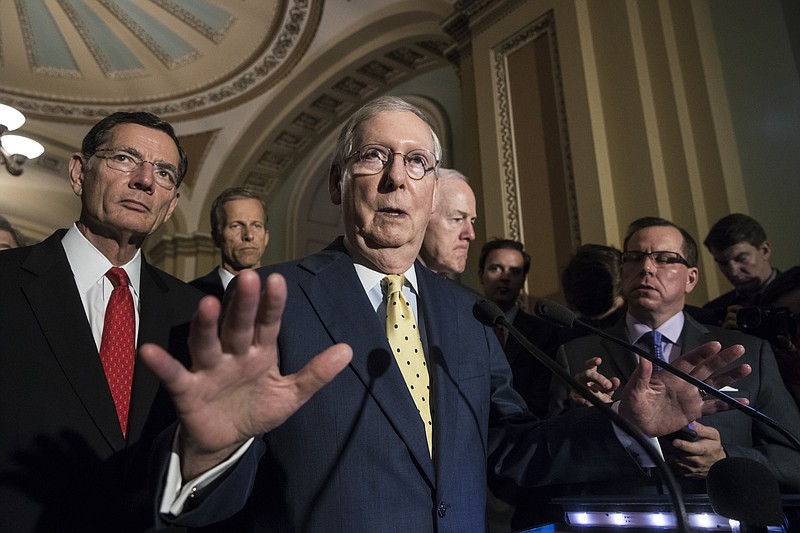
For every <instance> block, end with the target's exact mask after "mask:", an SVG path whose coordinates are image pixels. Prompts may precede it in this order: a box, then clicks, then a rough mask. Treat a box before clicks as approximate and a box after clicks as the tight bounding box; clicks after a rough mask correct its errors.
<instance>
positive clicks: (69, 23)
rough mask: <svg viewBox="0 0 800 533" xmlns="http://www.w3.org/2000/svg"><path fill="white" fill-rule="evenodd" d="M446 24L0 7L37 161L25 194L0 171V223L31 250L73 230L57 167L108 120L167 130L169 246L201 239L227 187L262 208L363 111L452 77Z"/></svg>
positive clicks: (146, 0)
mask: <svg viewBox="0 0 800 533" xmlns="http://www.w3.org/2000/svg"><path fill="white" fill-rule="evenodd" d="M453 12H454V5H453V3H452V0H327V1H325V0H2V1H0V103H5V104H8V105H13V106H15V107H17V108H18V109H20V110H21V111H23V112H24V113H25V114H26V116H27V117H28V118H29V121H28V122H27V123H26V124H25V126H23V128H22V129H21V132H22V133H23V134H25V135H29V136H31V137H34V138H36V139H37V140H38V141H40V142H41V143H42V144H44V145H45V154H44V155H43V156H41V157H39V158H38V159H37V160H35V161H30V162H28V164H26V166H25V173H24V175H23V176H22V177H20V178H16V179H12V178H11V177H9V176H8V173H6V172H5V171H4V170H2V169H0V214H4V215H6V216H7V217H9V218H10V219H11V220H12V222H13V223H15V224H16V225H17V226H19V227H20V228H21V229H22V230H23V231H24V232H26V233H28V234H29V235H31V236H33V237H35V238H42V237H44V236H46V235H48V234H49V233H50V232H51V231H52V230H53V229H54V228H57V227H63V226H65V225H67V224H69V223H70V222H71V221H72V220H74V219H75V218H76V217H77V209H78V207H79V205H78V203H77V199H76V198H75V197H74V195H73V194H72V191H71V190H69V186H68V185H67V184H66V183H65V181H64V178H65V177H66V175H67V172H66V166H67V162H68V161H69V158H70V156H71V154H72V152H74V151H75V150H76V149H78V147H79V146H80V140H81V138H82V136H83V135H84V134H85V132H86V130H87V129H88V126H89V125H91V124H93V123H94V122H96V121H97V120H98V119H99V118H101V117H103V116H105V115H107V114H109V113H111V112H113V111H118V110H146V111H150V112H153V113H156V114H158V115H160V116H162V117H163V118H166V119H167V120H169V121H170V122H172V123H173V125H174V126H175V128H176V131H177V133H178V135H179V136H180V138H181V142H182V144H183V145H184V148H185V149H186V151H187V154H188V156H189V161H190V164H189V174H188V175H187V178H186V180H185V181H184V185H182V186H181V191H182V193H181V195H182V198H181V201H180V203H179V205H178V209H176V212H175V214H174V215H173V218H172V220H170V221H169V223H168V227H167V228H165V229H166V232H167V233H168V234H176V233H184V234H186V233H188V234H192V233H194V232H197V231H201V232H202V231H207V213H208V209H209V206H210V204H211V201H212V200H213V198H214V197H215V196H216V195H217V194H218V193H219V192H220V191H222V190H223V189H224V188H226V187H230V186H234V185H248V186H250V187H251V188H254V189H256V190H257V191H259V192H260V193H261V195H262V196H263V197H264V199H265V201H266V202H267V203H268V204H270V203H271V202H272V201H274V200H275V197H276V195H278V194H279V192H280V191H282V190H283V191H285V190H286V189H285V188H286V187H287V186H288V187H295V186H300V185H298V184H295V183H293V182H292V180H293V179H295V178H292V175H293V173H295V174H297V173H298V172H300V171H298V169H299V168H301V167H300V165H301V164H305V165H306V166H307V165H308V162H307V161H306V162H305V163H303V161H304V159H307V157H308V155H309V153H311V152H312V151H314V150H317V149H318V148H319V147H320V146H322V143H323V142H324V141H325V139H326V138H327V137H328V136H329V135H330V134H331V132H332V131H334V130H335V129H336V128H337V127H338V125H339V124H341V122H342V121H343V120H344V119H345V118H346V117H347V116H348V115H349V114H350V113H351V112H352V111H353V110H354V109H355V108H357V107H358V106H359V105H360V104H361V103H363V102H364V101H366V100H369V99H371V98H373V97H375V96H378V95H380V94H384V93H386V92H389V91H391V90H392V88H394V87H396V86H398V85H400V84H403V83H405V82H409V81H410V80H414V79H416V78H418V77H419V76H421V75H423V74H425V73H428V72H431V71H433V70H436V69H443V68H444V69H447V70H452V65H451V64H450V63H449V62H448V61H447V59H446V58H445V50H447V49H448V48H449V47H452V45H453V41H452V39H451V38H450V37H449V36H448V35H447V33H446V32H445V31H444V30H443V29H442V28H443V25H444V24H445V22H446V21H447V20H448V19H449V18H451V17H452V16H453ZM436 90H437V88H436V87H431V88H429V91H427V92H430V93H435V92H436ZM423 92H425V91H423ZM433 100H435V98H434V99H433ZM323 152H324V151H323ZM319 157H320V158H323V157H327V155H325V154H320V155H319ZM303 168H306V167H303ZM308 194H309V195H314V194H316V191H314V190H309V192H308ZM284 196H285V194H284ZM276 224H280V221H276Z"/></svg>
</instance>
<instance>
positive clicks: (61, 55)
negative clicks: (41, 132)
mask: <svg viewBox="0 0 800 533" xmlns="http://www.w3.org/2000/svg"><path fill="white" fill-rule="evenodd" d="M0 10H2V11H0V20H1V21H3V22H2V23H0V36H1V37H2V40H1V41H0V42H1V43H2V46H1V47H0V80H2V81H0V94H2V99H3V100H4V101H5V102H6V103H9V104H11V105H14V106H16V107H18V108H19V109H21V110H23V111H24V112H26V113H27V114H29V115H30V116H32V117H35V118H36V117H38V118H47V119H54V118H58V119H63V120H68V121H69V120H75V121H86V122H94V121H95V120H96V117H101V116H104V115H106V114H108V113H109V112H113V111H116V110H119V109H120V108H136V109H146V110H148V111H151V112H153V113H156V114H159V115H162V116H165V117H168V118H169V119H170V120H182V119H185V118H187V117H191V116H193V115H196V114H198V113H213V112H216V111H219V110H220V109H224V108H226V107H230V106H232V105H235V104H236V103H237V102H240V101H242V100H243V99H248V98H251V97H252V96H253V95H257V94H261V93H262V92H263V91H265V90H266V89H268V88H269V87H271V86H272V85H274V84H275V82H276V80H278V79H280V77H281V76H282V75H285V74H286V72H287V71H288V70H289V69H291V67H292V66H294V65H295V64H296V63H297V61H298V60H299V59H300V57H302V55H303V52H304V51H305V50H306V48H307V46H308V43H309V41H310V40H311V38H313V36H314V32H315V30H316V28H317V25H318V23H319V19H320V15H321V12H322V3H321V2H319V1H317V2H314V1H311V0H295V1H292V0H285V1H278V0H236V1H222V0H216V1H215V0H150V1H141V0H140V1H135V0H57V1H55V2H45V1H44V0H14V1H13V2H2V3H0Z"/></svg>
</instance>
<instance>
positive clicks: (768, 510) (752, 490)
mask: <svg viewBox="0 0 800 533" xmlns="http://www.w3.org/2000/svg"><path fill="white" fill-rule="evenodd" d="M706 489H707V492H708V499H709V500H710V502H711V507H713V508H714V512H716V513H717V514H718V515H721V516H724V517H725V518H732V519H734V520H738V521H739V531H740V532H741V533H745V532H755V531H767V526H779V525H781V524H783V522H784V515H783V509H782V507H781V506H782V500H781V492H780V488H779V487H778V481H777V480H776V479H775V476H773V475H772V472H771V471H770V470H769V468H767V467H766V466H765V465H764V464H762V463H760V462H758V461H756V460H755V459H750V458H748V457H727V458H725V459H722V460H720V461H717V462H716V463H714V464H713V465H711V468H710V469H709V470H708V476H707V477H706Z"/></svg>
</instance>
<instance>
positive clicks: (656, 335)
mask: <svg viewBox="0 0 800 533" xmlns="http://www.w3.org/2000/svg"><path fill="white" fill-rule="evenodd" d="M642 339H643V341H644V342H645V344H647V349H648V350H649V351H650V355H652V356H653V357H657V358H658V360H659V361H666V359H664V349H663V348H662V347H661V332H659V331H655V330H653V331H648V332H647V333H645V334H644V335H642ZM658 370H661V367H660V366H656V365H653V371H654V372H656V371H658Z"/></svg>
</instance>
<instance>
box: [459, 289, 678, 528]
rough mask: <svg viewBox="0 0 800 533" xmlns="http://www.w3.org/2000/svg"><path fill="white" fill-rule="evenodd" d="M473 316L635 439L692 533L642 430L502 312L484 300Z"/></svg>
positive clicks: (668, 473) (672, 483) (670, 479)
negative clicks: (497, 330) (502, 332)
mask: <svg viewBox="0 0 800 533" xmlns="http://www.w3.org/2000/svg"><path fill="white" fill-rule="evenodd" d="M473 313H474V314H475V317H476V318H477V319H478V320H480V321H481V322H482V323H484V324H486V325H490V326H502V327H504V328H505V329H506V330H507V331H508V332H509V333H510V334H511V335H512V336H513V337H514V338H515V339H517V341H519V343H520V344H521V345H522V346H523V348H525V349H526V350H527V351H528V352H529V353H530V354H531V355H533V356H534V357H535V358H536V359H537V360H538V361H539V362H540V363H542V364H543V365H544V366H546V367H547V368H548V369H549V370H550V371H551V372H552V373H553V374H555V375H556V376H558V377H559V379H561V380H562V381H564V382H565V383H567V385H569V386H570V387H572V388H574V389H575V390H576V391H578V393H579V394H580V395H581V396H582V397H583V398H584V399H586V400H587V401H588V402H590V403H591V404H592V405H593V406H595V407H596V408H597V409H598V410H600V412H601V413H603V414H604V415H605V416H606V417H608V418H609V419H610V420H611V421H612V422H614V424H616V425H617V426H619V427H620V428H621V429H622V430H623V431H624V432H625V433H627V434H628V435H630V436H631V437H633V439H634V440H635V441H636V442H637V443H638V444H639V445H640V446H641V447H642V448H643V449H644V450H645V452H646V453H647V455H648V456H649V457H650V459H651V460H652V461H653V462H654V463H655V465H656V467H657V468H658V471H659V472H660V473H661V475H662V477H663V479H664V481H665V483H666V484H667V486H668V487H669V493H670V499H671V500H672V505H673V508H674V509H675V520H676V527H677V530H678V531H683V532H689V531H691V530H690V529H689V518H688V515H687V514H686V506H685V505H684V503H683V498H682V493H681V489H680V485H679V484H678V482H677V480H676V479H675V475H674V474H673V473H672V470H670V469H669V467H668V466H667V464H666V462H664V460H663V459H662V458H661V455H660V454H659V453H658V451H657V450H656V449H655V447H654V446H653V444H652V443H651V442H650V440H649V439H648V437H646V436H645V435H644V433H642V432H641V430H640V429H639V428H637V427H636V426H634V425H633V424H631V423H630V422H629V421H628V420H626V419H625V418H623V417H621V416H620V415H619V413H616V412H614V410H613V409H611V408H610V407H609V406H608V404H606V403H604V402H603V401H602V400H600V399H599V398H597V397H596V396H595V395H594V393H592V391H591V390H589V388H588V387H587V386H586V385H584V384H583V383H581V382H579V381H578V380H576V379H575V378H574V377H572V376H571V375H570V374H569V372H567V371H566V370H565V369H564V368H563V367H562V366H561V365H559V364H558V363H556V362H555V361H553V360H552V359H551V358H550V357H548V356H547V354H545V353H544V352H542V351H541V350H539V348H537V347H536V346H535V345H534V344H533V343H531V341H529V340H528V339H527V338H526V337H525V336H524V335H523V334H522V333H521V332H520V331H519V330H518V329H517V328H515V327H514V326H513V325H512V324H511V323H510V322H509V321H508V319H506V316H505V314H504V313H503V312H502V311H501V310H500V308H499V307H497V305H496V304H495V303H494V302H491V301H489V300H485V299H479V300H478V301H476V302H475V305H474V306H473Z"/></svg>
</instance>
